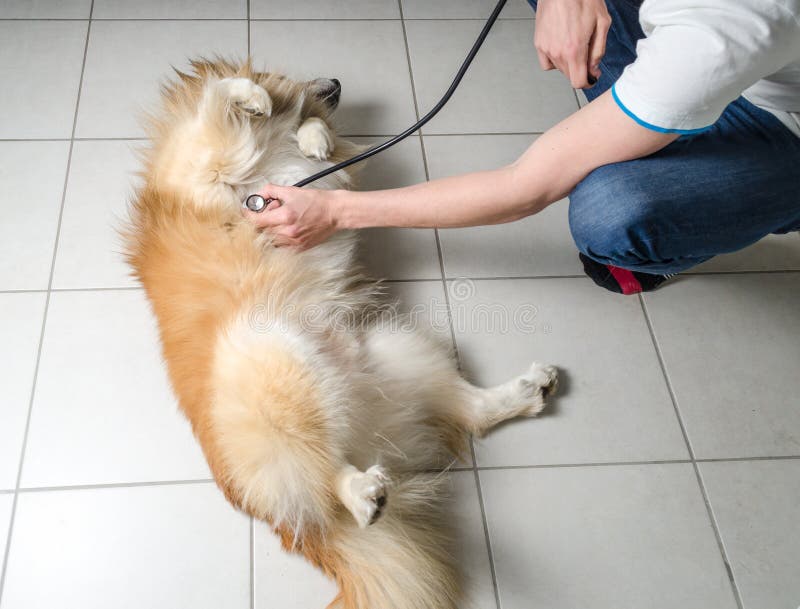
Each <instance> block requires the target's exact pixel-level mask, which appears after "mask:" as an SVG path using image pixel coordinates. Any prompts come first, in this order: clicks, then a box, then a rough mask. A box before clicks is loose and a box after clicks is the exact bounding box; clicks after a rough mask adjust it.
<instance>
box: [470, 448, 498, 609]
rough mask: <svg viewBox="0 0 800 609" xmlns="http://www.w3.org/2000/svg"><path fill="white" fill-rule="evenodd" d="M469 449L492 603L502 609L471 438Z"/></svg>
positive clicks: (481, 488)
mask: <svg viewBox="0 0 800 609" xmlns="http://www.w3.org/2000/svg"><path fill="white" fill-rule="evenodd" d="M469 449H470V452H471V453H472V475H473V476H474V477H475V489H476V491H477V493H478V505H479V506H480V508H481V522H482V523H483V538H484V540H485V542H486V552H487V553H488V554H489V571H490V572H491V574H492V590H493V591H494V602H495V605H497V609H502V605H501V603H500V586H499V585H498V583H497V567H495V564H494V552H493V551H492V536H491V535H490V534H489V520H488V518H486V505H485V504H484V501H483V487H482V486H481V476H480V473H479V472H480V470H479V469H478V460H477V458H476V456H475V443H474V442H473V440H472V438H470V440H469Z"/></svg>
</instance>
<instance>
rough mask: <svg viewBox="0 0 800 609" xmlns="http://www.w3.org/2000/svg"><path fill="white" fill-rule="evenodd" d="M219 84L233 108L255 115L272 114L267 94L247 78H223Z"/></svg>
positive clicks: (270, 102) (270, 101)
mask: <svg viewBox="0 0 800 609" xmlns="http://www.w3.org/2000/svg"><path fill="white" fill-rule="evenodd" d="M219 86H220V88H221V89H222V91H223V94H224V95H225V96H226V97H227V98H228V99H229V100H230V102H231V105H232V106H233V107H234V108H237V109H239V110H241V111H242V112H245V113H247V114H249V115H250V116H255V117H261V116H269V115H270V114H272V100H271V99H270V97H269V94H268V93H267V92H266V91H265V90H264V88H263V87H261V86H259V85H257V84H256V83H254V82H253V81H252V80H250V79H249V78H223V79H222V80H221V81H219Z"/></svg>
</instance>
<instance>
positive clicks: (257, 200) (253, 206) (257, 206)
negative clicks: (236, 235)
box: [244, 195, 278, 213]
mask: <svg viewBox="0 0 800 609" xmlns="http://www.w3.org/2000/svg"><path fill="white" fill-rule="evenodd" d="M277 200H278V199H265V198H264V197H262V196H261V195H250V196H249V197H247V198H246V199H245V200H244V206H245V207H246V208H247V209H249V210H250V211H254V212H256V213H259V212H262V211H264V210H265V209H267V205H269V204H270V203H272V202H273V201H277Z"/></svg>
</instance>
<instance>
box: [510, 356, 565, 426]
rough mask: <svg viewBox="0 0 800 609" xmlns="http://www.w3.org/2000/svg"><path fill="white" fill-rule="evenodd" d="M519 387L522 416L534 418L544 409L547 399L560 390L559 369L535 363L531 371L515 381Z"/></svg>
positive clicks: (518, 397) (518, 398) (518, 396)
mask: <svg viewBox="0 0 800 609" xmlns="http://www.w3.org/2000/svg"><path fill="white" fill-rule="evenodd" d="M515 381H516V386H517V387H518V391H519V393H518V395H517V400H519V404H520V406H521V408H520V414H521V415H523V416H528V417H533V416H536V415H537V414H539V413H540V412H541V411H542V409H543V408H544V400H545V398H546V397H548V396H550V395H553V394H554V393H555V392H556V389H557V388H558V369H557V368H556V367H555V366H548V365H547V364H540V363H539V362H533V364H531V367H530V370H528V372H527V373H526V374H523V375H522V376H520V377H519V378H517V379H515Z"/></svg>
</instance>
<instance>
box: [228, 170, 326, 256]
mask: <svg viewBox="0 0 800 609" xmlns="http://www.w3.org/2000/svg"><path fill="white" fill-rule="evenodd" d="M258 194H260V195H261V196H262V197H264V198H265V199H275V200H274V201H272V202H271V203H270V204H269V205H267V208H266V209H265V210H264V211H262V212H253V211H250V210H248V209H247V208H243V213H244V215H245V217H246V218H247V219H248V220H250V221H251V222H252V223H253V224H255V225H256V226H258V227H259V228H264V229H266V230H268V231H269V232H271V233H272V234H273V235H275V240H274V244H275V245H277V246H285V245H289V246H293V247H297V248H299V249H301V250H305V249H308V248H310V247H314V246H315V245H319V244H320V243H322V242H323V241H325V240H326V239H327V238H328V237H330V236H331V235H332V234H333V233H334V232H336V230H337V227H336V222H335V220H334V218H333V214H332V209H331V203H330V197H331V194H332V191H328V190H315V189H313V188H295V187H294V186H274V185H272V184H269V185H267V186H265V187H264V188H262V189H261V190H260V191H259V192H258Z"/></svg>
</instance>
